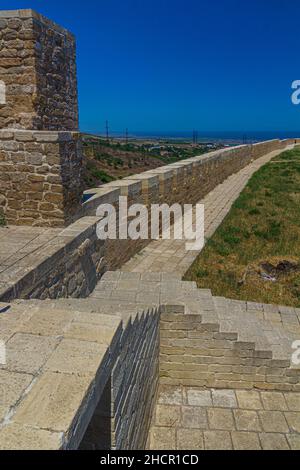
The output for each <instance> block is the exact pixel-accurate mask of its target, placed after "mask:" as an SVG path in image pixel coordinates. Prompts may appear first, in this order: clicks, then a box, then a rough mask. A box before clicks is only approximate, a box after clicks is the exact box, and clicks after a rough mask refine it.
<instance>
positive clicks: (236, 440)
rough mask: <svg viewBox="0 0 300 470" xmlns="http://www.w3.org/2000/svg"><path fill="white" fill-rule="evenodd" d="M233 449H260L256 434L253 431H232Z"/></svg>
mask: <svg viewBox="0 0 300 470" xmlns="http://www.w3.org/2000/svg"><path fill="white" fill-rule="evenodd" d="M231 436H232V441H233V447H234V449H235V450H260V449H261V447H260V442H259V439H258V435H257V434H256V433H254V432H238V431H233V433H232V434H231Z"/></svg>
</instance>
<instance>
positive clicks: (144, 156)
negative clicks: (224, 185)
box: [83, 138, 209, 189]
mask: <svg viewBox="0 0 300 470" xmlns="http://www.w3.org/2000/svg"><path fill="white" fill-rule="evenodd" d="M170 147H171V148H172V150H171V151H170V152H166V154H165V155H160V154H159V152H158V154H156V153H157V151H155V150H154V151H153V152H149V151H148V149H147V146H145V145H143V144H137V143H136V144H133V143H128V144H127V145H125V143H120V142H114V143H113V142H111V143H107V142H106V141H105V140H103V139H98V140H96V141H95V140H93V139H90V140H89V139H88V138H86V139H85V142H84V145H83V150H84V155H85V159H86V171H85V177H84V179H85V188H86V189H88V188H93V187H97V186H99V185H101V184H105V183H108V182H110V181H113V180H116V179H120V178H126V177H128V176H131V175H134V174H137V173H142V172H143V171H148V170H152V169H155V168H157V167H160V166H163V165H168V164H170V163H174V162H176V161H178V160H182V159H186V158H190V157H192V156H195V155H200V154H201V153H205V152H207V151H209V149H208V148H206V147H204V146H197V147H192V146H190V145H185V146H182V145H179V144H172V145H170Z"/></svg>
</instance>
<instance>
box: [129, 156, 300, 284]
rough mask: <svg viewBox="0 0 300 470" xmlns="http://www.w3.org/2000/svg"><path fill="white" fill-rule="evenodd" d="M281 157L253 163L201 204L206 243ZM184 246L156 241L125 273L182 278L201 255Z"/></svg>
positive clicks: (169, 241) (265, 157) (202, 200)
mask: <svg viewBox="0 0 300 470" xmlns="http://www.w3.org/2000/svg"><path fill="white" fill-rule="evenodd" d="M288 148H289V147H288ZM291 148H292V147H291ZM280 153H282V150H278V151H274V152H271V153H269V154H267V155H264V156H263V157H261V158H259V159H257V160H255V161H253V162H252V163H251V164H250V165H248V166H247V167H245V168H243V169H242V170H241V171H239V172H238V173H235V174H233V175H231V176H230V177H229V178H227V180H225V181H224V182H223V183H222V184H220V185H218V186H217V187H216V188H215V189H213V190H212V191H211V192H210V193H209V194H207V195H206V196H205V197H204V198H203V199H201V200H200V201H199V204H204V206H205V238H206V239H209V238H211V237H212V235H213V234H214V232H215V231H216V229H217V228H218V227H219V225H220V224H221V223H222V221H223V220H224V218H225V217H226V215H227V214H228V212H229V211H230V209H231V207H232V204H233V203H234V201H235V200H236V199H237V198H238V196H239V195H240V193H241V192H242V191H243V189H244V187H245V186H246V184H247V183H248V181H249V179H250V178H251V177H252V175H253V174H254V173H255V172H256V171H257V170H258V169H259V168H260V167H261V166H263V165H265V164H266V163H268V162H269V161H270V160H271V159H272V158H274V157H276V156H277V155H279V154H280ZM185 244H186V240H154V241H152V242H151V243H150V244H149V245H148V246H147V247H146V248H145V249H143V250H142V251H141V252H140V253H138V254H137V255H135V256H134V257H133V258H132V259H131V260H129V261H128V262H127V263H126V264H125V265H123V266H122V271H129V272H139V273H146V272H149V273H155V272H161V271H164V272H170V273H176V274H178V275H180V276H181V278H182V277H183V276H184V274H185V273H186V272H187V270H188V269H189V267H190V266H191V264H192V263H193V262H194V261H195V260H196V258H197V257H198V256H199V253H200V251H186V247H185Z"/></svg>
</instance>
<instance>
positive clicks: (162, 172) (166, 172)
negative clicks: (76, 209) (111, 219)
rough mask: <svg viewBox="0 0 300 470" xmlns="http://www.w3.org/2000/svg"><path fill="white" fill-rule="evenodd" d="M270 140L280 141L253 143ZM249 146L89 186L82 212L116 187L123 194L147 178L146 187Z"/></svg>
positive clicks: (143, 186)
mask: <svg viewBox="0 0 300 470" xmlns="http://www.w3.org/2000/svg"><path fill="white" fill-rule="evenodd" d="M270 142H280V140H278V139H274V140H271V141H264V142H258V143H257V144H254V145H263V144H268V143H270ZM251 148H252V145H249V144H247V145H236V146H232V147H226V148H224V149H218V150H215V151H213V152H208V153H205V154H203V155H199V156H196V157H191V158H189V159H187V160H182V161H180V162H175V163H171V164H170V165H164V166H161V167H158V168H154V169H152V170H148V171H145V172H143V173H140V174H136V175H132V176H129V177H128V178H125V179H123V180H117V181H112V182H110V183H107V184H105V185H103V186H100V187H99V188H91V189H89V190H88V191H86V192H85V194H94V196H93V197H92V198H90V199H89V200H88V201H86V202H85V203H84V204H83V205H82V208H83V213H87V211H89V210H92V209H93V208H94V207H95V205H96V201H97V200H98V202H99V204H103V203H105V202H106V201H105V196H107V197H109V196H110V193H111V192H112V191H115V190H116V189H119V190H120V194H119V195H125V193H126V191H127V190H128V191H129V190H137V189H138V188H137V186H135V187H134V186H133V185H135V184H136V183H140V185H141V186H142V188H145V186H146V185H147V183H146V184H145V182H146V181H147V180H148V187H149V188H151V187H153V186H155V185H156V181H155V178H159V180H160V181H162V182H164V181H166V180H168V179H172V178H174V176H175V174H176V173H177V172H178V170H179V169H183V170H184V169H185V168H191V167H192V166H194V165H195V166H198V165H203V164H204V163H205V162H207V161H214V160H216V159H218V158H226V156H227V155H229V154H231V152H234V151H236V150H238V149H249V151H250V149H251ZM124 189H125V191H124ZM140 189H141V188H140ZM115 196H116V195H115ZM107 202H108V201H107Z"/></svg>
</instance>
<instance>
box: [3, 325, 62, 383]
mask: <svg viewBox="0 0 300 470" xmlns="http://www.w3.org/2000/svg"><path fill="white" fill-rule="evenodd" d="M58 343H59V340H58V339H57V338H55V337H47V336H40V337H39V336H35V335H30V334H23V333H19V334H16V335H14V336H13V337H12V338H11V339H10V340H9V341H8V343H7V365H6V366H1V365H0V368H1V367H2V368H4V367H5V369H7V370H10V371H13V372H26V373H28V374H35V373H37V372H38V370H39V369H40V368H41V367H42V366H43V365H44V364H45V362H46V361H47V360H48V358H49V357H50V355H51V354H52V352H53V351H54V349H55V347H56V346H57V344H58ZM21 352H22V353H21Z"/></svg>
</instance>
